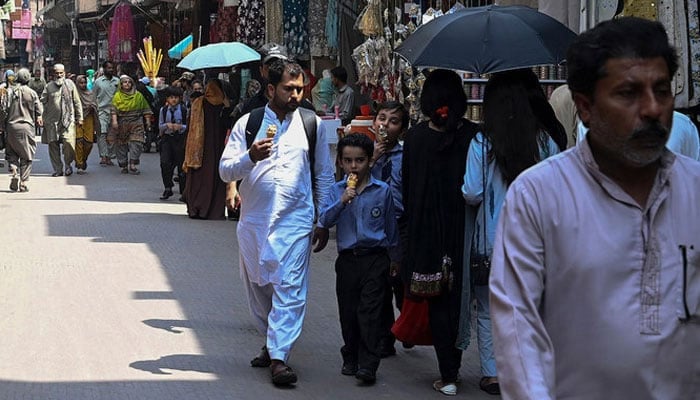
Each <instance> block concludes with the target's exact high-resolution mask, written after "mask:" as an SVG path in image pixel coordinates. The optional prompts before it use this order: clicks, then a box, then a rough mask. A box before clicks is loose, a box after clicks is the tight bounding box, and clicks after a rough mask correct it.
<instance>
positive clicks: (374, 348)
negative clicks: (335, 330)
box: [335, 251, 389, 371]
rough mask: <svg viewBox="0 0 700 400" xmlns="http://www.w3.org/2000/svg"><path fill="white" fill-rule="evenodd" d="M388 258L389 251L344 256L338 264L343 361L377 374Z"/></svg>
mask: <svg viewBox="0 0 700 400" xmlns="http://www.w3.org/2000/svg"><path fill="white" fill-rule="evenodd" d="M388 269H389V256H388V255H387V253H386V251H384V252H380V253H375V254H367V255H353V254H345V253H341V254H340V255H338V259H337V260H336V262H335V272H336V280H335V292H336V296H337V298H338V313H339V315H340V328H341V331H342V333H343V341H344V342H345V345H344V346H343V348H342V349H341V350H340V352H341V354H342V355H343V361H345V362H352V363H357V364H358V366H359V367H360V368H366V369H369V370H372V371H376V370H377V368H378V367H379V360H380V359H379V338H380V336H381V322H382V321H381V317H382V303H383V300H384V293H385V291H386V284H387V280H386V276H387V274H388Z"/></svg>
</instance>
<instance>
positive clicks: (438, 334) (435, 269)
mask: <svg viewBox="0 0 700 400" xmlns="http://www.w3.org/2000/svg"><path fill="white" fill-rule="evenodd" d="M420 105H421V112H422V113H423V114H424V115H425V116H427V117H428V118H429V120H428V121H424V122H421V123H419V124H418V125H415V126H414V127H412V128H411V129H409V131H408V132H407V133H406V139H405V141H404V148H403V151H404V155H403V162H402V168H403V170H402V175H403V176H402V178H403V205H404V216H405V218H406V223H407V232H408V234H407V240H406V244H405V249H406V255H405V257H404V258H403V262H402V265H401V276H402V278H403V280H404V282H406V284H407V285H408V289H409V292H410V293H409V294H407V295H406V296H409V295H410V296H414V297H417V298H420V299H424V301H427V302H428V308H429V315H430V317H429V319H430V321H429V324H430V331H431V333H432V337H433V346H434V347H435V353H436V355H437V360H438V367H439V369H440V379H439V380H437V381H435V382H434V383H433V388H434V389H435V390H437V391H439V392H441V393H443V394H446V395H455V394H457V379H458V377H459V369H460V367H461V364H462V348H463V347H465V346H466V344H465V343H466V342H468V337H467V339H466V340H464V338H461V337H460V335H459V323H460V317H462V314H464V315H465V316H467V317H468V315H469V310H468V309H466V310H462V309H461V304H462V301H463V296H464V297H467V298H468V293H469V290H468V286H469V285H466V286H467V288H466V290H464V288H463V286H462V284H463V276H462V270H463V268H462V264H463V259H464V257H463V251H464V221H465V207H466V205H465V203H464V198H463V197H462V192H461V190H460V188H461V186H462V179H463V177H464V168H465V165H466V158H467V151H468V149H469V142H470V141H471V140H472V138H473V137H474V135H475V134H476V132H477V131H478V126H477V125H476V124H474V123H473V122H471V121H468V120H466V119H464V118H463V115H464V112H465V111H466V107H467V97H466V95H465V93H464V90H463V88H462V79H461V78H460V76H459V75H457V73H456V72H454V71H448V70H444V69H436V70H434V71H432V72H430V74H429V75H428V77H427V79H426V80H425V83H424V85H423V90H422V92H421V97H420ZM460 339H462V340H460Z"/></svg>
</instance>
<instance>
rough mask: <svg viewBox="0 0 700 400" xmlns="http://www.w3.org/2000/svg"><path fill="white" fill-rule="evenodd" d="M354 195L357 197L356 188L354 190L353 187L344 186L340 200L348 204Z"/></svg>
mask: <svg viewBox="0 0 700 400" xmlns="http://www.w3.org/2000/svg"><path fill="white" fill-rule="evenodd" d="M355 197H357V190H355V188H351V187H346V188H345V191H344V192H343V194H342V195H341V196H340V201H342V202H343V204H350V203H351V202H352V200H353V199H354V198H355Z"/></svg>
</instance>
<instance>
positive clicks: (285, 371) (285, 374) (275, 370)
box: [270, 360, 297, 385]
mask: <svg viewBox="0 0 700 400" xmlns="http://www.w3.org/2000/svg"><path fill="white" fill-rule="evenodd" d="M270 374H271V375H272V383H274V384H275V385H291V384H292V383H296V382H297V374H296V372H294V370H292V367H290V366H289V365H287V364H285V363H284V362H283V361H281V360H274V361H273V362H272V363H271V364H270Z"/></svg>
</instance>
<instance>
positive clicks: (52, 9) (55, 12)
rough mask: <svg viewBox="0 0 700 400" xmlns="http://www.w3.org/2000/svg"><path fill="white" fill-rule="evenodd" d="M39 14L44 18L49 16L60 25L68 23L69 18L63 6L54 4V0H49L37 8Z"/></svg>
mask: <svg viewBox="0 0 700 400" xmlns="http://www.w3.org/2000/svg"><path fill="white" fill-rule="evenodd" d="M37 14H38V15H39V16H42V15H43V16H44V19H46V18H51V19H53V20H54V21H56V22H58V23H59V24H61V25H70V22H71V18H70V17H69V16H68V14H66V11H65V10H64V9H63V7H61V6H58V5H56V0H51V1H49V2H48V3H46V6H44V8H42V9H41V10H39V12H38V13H37Z"/></svg>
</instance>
